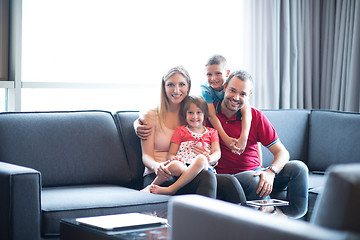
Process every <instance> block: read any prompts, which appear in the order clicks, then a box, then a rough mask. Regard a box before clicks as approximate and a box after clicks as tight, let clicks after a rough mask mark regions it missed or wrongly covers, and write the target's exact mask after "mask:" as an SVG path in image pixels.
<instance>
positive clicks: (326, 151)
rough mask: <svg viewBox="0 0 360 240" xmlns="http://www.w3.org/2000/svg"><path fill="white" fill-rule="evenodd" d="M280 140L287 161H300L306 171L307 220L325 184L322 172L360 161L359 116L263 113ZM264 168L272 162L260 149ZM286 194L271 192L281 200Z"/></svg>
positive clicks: (316, 113) (320, 111)
mask: <svg viewBox="0 0 360 240" xmlns="http://www.w3.org/2000/svg"><path fill="white" fill-rule="evenodd" d="M263 112H264V114H265V115H266V116H267V118H268V119H269V120H270V122H271V123H272V124H273V126H274V127H275V129H276V132H277V133H278V135H279V138H280V140H281V141H282V143H283V144H284V145H285V147H286V148H287V150H288V151H289V152H290V160H301V161H303V162H305V163H306V165H307V166H308V168H309V186H308V187H309V206H308V213H307V215H306V216H305V217H304V218H305V220H307V221H309V220H310V218H311V215H312V212H313V209H314V205H315V201H316V199H317V196H318V194H319V193H320V192H322V190H323V188H324V184H325V179H326V178H325V176H324V174H325V171H326V169H327V168H328V167H330V166H331V165H334V164H341V163H356V162H360V148H359V143H360V113H353V112H341V111H328V110H311V111H308V110H264V111H263ZM262 153H263V165H264V166H268V165H269V164H270V162H271V160H272V155H271V154H270V153H269V151H267V150H265V149H263V151H262ZM284 193H286V192H285V191H284V192H281V193H273V194H272V197H274V198H284V197H285V194H284Z"/></svg>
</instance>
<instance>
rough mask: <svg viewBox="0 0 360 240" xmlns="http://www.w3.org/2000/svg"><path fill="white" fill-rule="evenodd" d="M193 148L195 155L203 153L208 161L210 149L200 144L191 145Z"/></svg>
mask: <svg viewBox="0 0 360 240" xmlns="http://www.w3.org/2000/svg"><path fill="white" fill-rule="evenodd" d="M193 149H194V152H195V153H196V154H197V155H199V154H202V155H204V156H205V157H206V158H207V160H208V162H210V149H208V148H203V147H202V146H199V145H195V146H194V147H193Z"/></svg>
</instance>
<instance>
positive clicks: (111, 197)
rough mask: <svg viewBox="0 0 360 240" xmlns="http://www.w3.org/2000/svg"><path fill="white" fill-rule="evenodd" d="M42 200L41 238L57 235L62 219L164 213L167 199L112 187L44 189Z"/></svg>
mask: <svg viewBox="0 0 360 240" xmlns="http://www.w3.org/2000/svg"><path fill="white" fill-rule="evenodd" d="M41 197H42V199H41V208H42V235H43V236H53V235H58V234H59V228H60V220H61V219H65V218H78V217H89V216H99V215H108V214H117V213H125V212H152V211H165V210H166V208H167V202H168V199H169V196H165V195H156V194H151V193H145V192H140V191H137V190H133V189H129V188H124V187H119V186H113V185H86V186H72V187H52V188H46V189H43V191H42V196H41Z"/></svg>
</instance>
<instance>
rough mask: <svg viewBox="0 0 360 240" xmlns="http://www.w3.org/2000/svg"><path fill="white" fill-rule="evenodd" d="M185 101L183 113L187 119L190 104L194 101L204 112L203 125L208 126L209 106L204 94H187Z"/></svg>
mask: <svg viewBox="0 0 360 240" xmlns="http://www.w3.org/2000/svg"><path fill="white" fill-rule="evenodd" d="M183 102H184V104H183V106H182V115H183V116H184V118H185V119H186V114H187V111H188V110H189V108H190V105H191V104H192V103H193V104H195V105H196V106H197V107H198V108H200V110H201V111H202V112H203V114H204V121H203V126H206V119H207V118H208V116H209V108H208V105H207V102H206V101H205V99H204V98H203V97H202V96H187V97H186V98H185V99H184V101H183Z"/></svg>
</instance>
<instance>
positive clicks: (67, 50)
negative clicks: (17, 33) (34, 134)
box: [22, 0, 247, 111]
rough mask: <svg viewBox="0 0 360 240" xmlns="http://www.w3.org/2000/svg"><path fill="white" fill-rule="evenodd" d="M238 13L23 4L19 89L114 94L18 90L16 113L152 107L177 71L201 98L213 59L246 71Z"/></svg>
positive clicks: (174, 4)
mask: <svg viewBox="0 0 360 240" xmlns="http://www.w3.org/2000/svg"><path fill="white" fill-rule="evenodd" d="M241 12H242V1H235V0H224V1H212V0H210V1H193V0H182V1H169V0H153V1H148V0H137V1H119V0H102V1H98V0H96V1H95V0H50V1H49V0H31V1H30V0H23V24H22V27H23V34H22V37H23V40H22V81H23V82H24V83H26V82H29V83H31V82H36V83H39V82H40V83H45V82H52V83H104V84H108V83H113V84H116V85H115V86H116V87H115V88H114V89H106V88H99V89H95V90H94V89H87V90H86V89H85V90H84V89H78V88H75V89H67V88H62V89H52V90H50V89H48V88H42V89H34V88H29V89H26V88H24V89H23V90H22V95H23V96H22V110H23V111H33V110H59V108H66V110H75V109H94V108H102V109H103V110H110V111H116V110H124V109H126V110H139V108H140V107H144V108H147V107H153V106H154V104H156V103H157V100H158V97H159V96H158V89H159V88H160V82H161V77H162V75H163V74H164V73H165V72H166V71H167V70H168V69H170V68H171V67H174V66H176V65H183V66H184V67H185V68H186V69H187V70H188V71H189V72H190V75H191V77H192V94H199V86H200V84H202V83H203V82H204V81H206V78H205V75H204V65H205V62H206V60H207V58H208V57H210V56H211V55H213V54H215V53H218V54H222V55H224V56H225V57H226V58H227V60H228V62H229V64H230V66H231V68H232V69H234V68H236V69H238V68H243V67H245V66H246V64H247V61H246V46H244V45H245V44H244V40H245V38H246V35H245V34H244V29H243V28H244V21H243V19H242V18H243V14H241ZM122 84H123V85H122ZM122 86H123V87H122ZM129 108H131V109H129Z"/></svg>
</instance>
